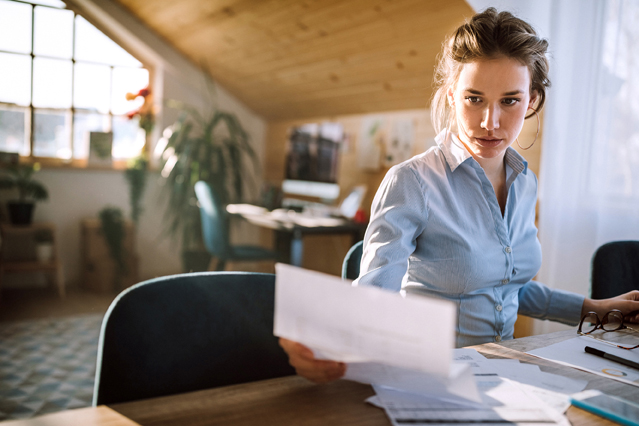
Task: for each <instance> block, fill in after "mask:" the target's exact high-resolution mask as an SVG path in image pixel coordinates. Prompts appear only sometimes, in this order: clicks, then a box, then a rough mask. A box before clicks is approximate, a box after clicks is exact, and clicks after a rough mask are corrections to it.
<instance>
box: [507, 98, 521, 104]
mask: <svg viewBox="0 0 639 426" xmlns="http://www.w3.org/2000/svg"><path fill="white" fill-rule="evenodd" d="M503 102H504V104H506V105H515V104H516V103H517V102H519V99H517V98H506V99H504V100H503Z"/></svg>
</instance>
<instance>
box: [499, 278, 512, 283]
mask: <svg viewBox="0 0 639 426" xmlns="http://www.w3.org/2000/svg"><path fill="white" fill-rule="evenodd" d="M509 281H510V280H509V279H508V278H504V279H503V280H501V283H502V284H508V282H509Z"/></svg>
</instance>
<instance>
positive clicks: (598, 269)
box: [590, 241, 639, 299]
mask: <svg viewBox="0 0 639 426" xmlns="http://www.w3.org/2000/svg"><path fill="white" fill-rule="evenodd" d="M590 284H591V287H590V292H591V297H592V298H593V299H607V298H609V297H615V296H619V295H620V294H624V293H627V292H629V291H631V290H639V241H613V242H610V243H606V244H604V245H602V246H601V247H599V248H598V249H597V251H596V252H595V255H594V256H593V258H592V275H591V281H590Z"/></svg>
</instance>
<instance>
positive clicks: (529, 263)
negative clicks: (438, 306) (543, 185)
mask: <svg viewBox="0 0 639 426" xmlns="http://www.w3.org/2000/svg"><path fill="white" fill-rule="evenodd" d="M449 135H450V134H449ZM444 136H445V132H442V133H441V134H440V135H439V136H438V137H437V138H436V142H437V146H435V147H433V148H431V149H429V150H428V151H426V152H424V153H423V154H420V155H417V156H415V157H413V158H412V159H410V160H408V161H405V162H404V163H401V164H399V165H397V166H394V167H393V168H391V169H390V170H389V172H388V173H387V175H386V177H385V178H384V180H383V181H382V184H381V185H380V187H379V190H378V191H377V194H376V195H375V198H374V200H373V204H372V207H371V221H370V225H369V226H368V229H367V230H366V235H365V237H364V253H363V255H362V262H361V272H360V277H359V279H358V280H357V282H358V284H359V285H374V286H378V287H382V288H385V289H388V290H392V291H400V289H402V288H403V289H404V290H406V292H407V293H408V294H410V293H421V294H425V295H429V296H435V297H439V298H442V299H446V300H450V301H452V302H453V303H455V305H457V308H458V314H457V325H456V332H457V346H458V347H461V346H468V345H475V344H481V343H487V342H493V341H501V340H505V339H512V338H513V332H514V325H515V321H516V320H517V313H518V312H519V313H521V314H524V315H528V316H531V317H535V318H540V319H549V320H555V321H561V322H564V323H568V324H571V325H576V324H577V323H578V322H579V319H580V315H581V306H582V304H583V301H584V297H583V296H581V295H577V294H574V293H569V292H566V291H562V290H556V289H550V288H548V287H546V286H544V285H543V284H540V283H538V282H535V281H532V278H533V277H534V276H535V275H536V274H537V271H538V270H539V267H540V265H541V246H540V244H539V240H538V239H537V228H536V227H535V203H536V199H537V177H536V176H535V174H534V173H533V172H532V171H530V170H528V164H527V163H526V161H525V160H524V159H523V158H522V157H521V156H520V155H519V154H518V153H517V152H516V151H515V150H514V149H512V148H508V150H507V151H506V153H505V157H504V160H505V165H506V186H507V188H508V198H507V201H506V208H505V211H504V215H503V216H502V214H501V209H500V207H499V203H498V202H497V197H496V195H495V191H494V189H493V186H492V184H491V183H490V181H489V180H488V178H487V176H486V174H485V173H484V170H483V169H482V168H481V166H480V165H479V163H478V162H477V161H475V159H474V158H473V157H472V156H471V155H470V153H469V152H468V151H467V150H466V149H465V147H464V146H463V145H462V144H461V142H460V141H459V139H457V138H456V136H454V135H453V136H452V137H450V136H449V137H448V138H445V137H444ZM453 138H454V139H455V142H454V143H453V142H452V141H451V139H453ZM424 326H425V327H437V318H433V323H432V324H425V325H424Z"/></svg>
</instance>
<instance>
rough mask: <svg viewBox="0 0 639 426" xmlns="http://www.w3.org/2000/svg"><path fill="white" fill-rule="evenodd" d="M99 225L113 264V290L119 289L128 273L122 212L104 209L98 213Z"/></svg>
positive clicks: (112, 208)
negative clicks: (114, 269) (114, 268)
mask: <svg viewBox="0 0 639 426" xmlns="http://www.w3.org/2000/svg"><path fill="white" fill-rule="evenodd" d="M99 217H100V224H101V230H102V235H103V236H104V241H105V242H106V244H107V247H108V248H109V254H110V255H111V258H112V259H113V261H114V262H115V267H116V271H115V274H114V280H115V283H114V284H115V288H120V283H121V282H122V278H123V277H124V276H125V275H126V273H127V272H128V268H127V263H126V255H127V253H126V250H125V248H124V237H125V232H126V231H125V228H124V217H123V215H122V210H120V209H119V208H117V207H105V208H103V209H102V210H100V213H99Z"/></svg>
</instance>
